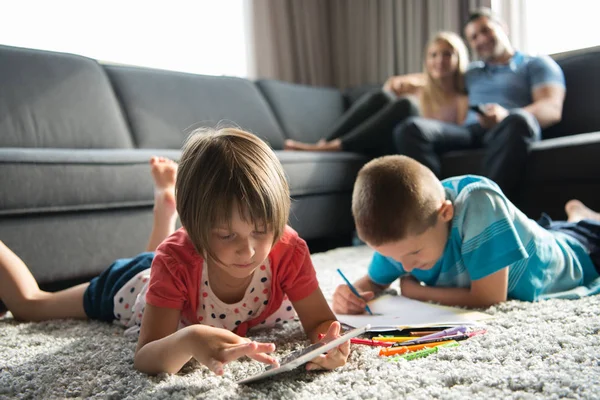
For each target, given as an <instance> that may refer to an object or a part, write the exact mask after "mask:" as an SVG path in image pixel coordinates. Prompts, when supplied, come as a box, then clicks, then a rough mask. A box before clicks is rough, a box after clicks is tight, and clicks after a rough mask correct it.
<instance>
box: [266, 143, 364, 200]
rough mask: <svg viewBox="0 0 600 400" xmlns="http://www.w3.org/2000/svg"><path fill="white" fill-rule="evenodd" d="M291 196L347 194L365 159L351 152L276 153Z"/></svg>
mask: <svg viewBox="0 0 600 400" xmlns="http://www.w3.org/2000/svg"><path fill="white" fill-rule="evenodd" d="M275 153H276V154H277V157H278V158H279V160H280V161H281V164H282V165H283V169H284V171H285V173H286V175H287V177H288V181H289V182H290V192H291V195H292V197H299V196H314V195H322V194H331V193H351V192H352V188H353V187H354V180H355V179H356V174H357V173H358V171H359V170H360V168H361V167H362V166H363V165H364V163H365V162H366V161H367V160H368V159H367V158H366V157H364V156H361V155H359V154H355V153H348V152H340V153H321V152H297V151H276V152H275Z"/></svg>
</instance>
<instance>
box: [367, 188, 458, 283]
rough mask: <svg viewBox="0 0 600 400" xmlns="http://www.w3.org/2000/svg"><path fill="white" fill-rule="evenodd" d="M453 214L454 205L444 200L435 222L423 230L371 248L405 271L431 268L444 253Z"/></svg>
mask: <svg viewBox="0 0 600 400" xmlns="http://www.w3.org/2000/svg"><path fill="white" fill-rule="evenodd" d="M453 216H454V207H453V206H452V203H451V202H450V201H448V200H446V201H444V204H443V205H442V206H441V207H440V209H439V211H438V218H437V222H436V224H435V225H434V226H432V227H431V228H429V229H427V230H426V231H425V232H423V233H421V234H419V235H412V236H408V237H406V238H404V239H401V240H398V241H395V242H390V243H385V244H382V245H380V246H371V248H373V249H374V250H375V251H377V252H378V253H380V254H381V255H383V256H385V257H391V258H393V259H394V260H396V261H398V262H399V263H401V264H402V267H403V268H404V270H405V271H406V272H411V271H412V270H414V269H423V270H427V269H431V268H433V266H434V265H435V264H436V263H437V262H438V260H439V259H440V258H441V257H442V255H443V254H444V249H445V248H446V243H447V242H448V235H449V225H448V223H449V222H450V221H451V220H452V217H453Z"/></svg>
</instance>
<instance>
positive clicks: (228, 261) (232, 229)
mask: <svg viewBox="0 0 600 400" xmlns="http://www.w3.org/2000/svg"><path fill="white" fill-rule="evenodd" d="M273 238H274V233H273V231H272V230H269V231H268V230H267V227H266V226H265V225H262V226H261V225H260V224H259V225H258V226H255V225H254V223H252V222H250V221H244V219H243V218H242V216H241V215H240V212H239V210H238V207H237V205H234V207H233V212H232V218H231V226H229V225H227V224H223V225H221V226H216V227H215V228H213V229H212V231H211V234H210V240H209V246H210V248H211V250H212V251H213V252H214V254H215V255H216V257H217V259H218V260H219V261H220V262H219V261H215V262H213V263H212V264H209V265H213V266H216V267H217V268H219V269H220V271H221V272H224V273H225V274H226V275H227V276H229V277H231V278H233V279H234V280H235V279H245V278H247V277H248V276H250V275H252V273H253V272H254V271H255V270H256V268H258V267H259V266H260V265H261V264H262V263H263V262H264V261H265V260H266V258H267V257H268V256H269V253H270V252H271V248H272V247H273Z"/></svg>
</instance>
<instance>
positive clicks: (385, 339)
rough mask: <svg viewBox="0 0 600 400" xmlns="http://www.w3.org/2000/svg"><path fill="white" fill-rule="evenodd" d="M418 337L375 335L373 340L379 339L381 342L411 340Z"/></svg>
mask: <svg viewBox="0 0 600 400" xmlns="http://www.w3.org/2000/svg"><path fill="white" fill-rule="evenodd" d="M415 339H417V338H416V337H414V336H375V337H374V338H373V340H377V341H379V342H394V343H398V342H407V341H409V340H415Z"/></svg>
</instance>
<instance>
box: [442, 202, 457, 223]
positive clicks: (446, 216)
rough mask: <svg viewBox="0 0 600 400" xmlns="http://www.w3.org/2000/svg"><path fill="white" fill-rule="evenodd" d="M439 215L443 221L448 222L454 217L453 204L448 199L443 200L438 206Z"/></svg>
mask: <svg viewBox="0 0 600 400" xmlns="http://www.w3.org/2000/svg"><path fill="white" fill-rule="evenodd" d="M439 216H440V218H441V219H442V221H444V222H449V221H451V220H452V218H454V204H452V202H451V201H450V200H444V202H443V203H442V205H441V206H440V210H439Z"/></svg>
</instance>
